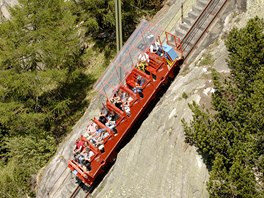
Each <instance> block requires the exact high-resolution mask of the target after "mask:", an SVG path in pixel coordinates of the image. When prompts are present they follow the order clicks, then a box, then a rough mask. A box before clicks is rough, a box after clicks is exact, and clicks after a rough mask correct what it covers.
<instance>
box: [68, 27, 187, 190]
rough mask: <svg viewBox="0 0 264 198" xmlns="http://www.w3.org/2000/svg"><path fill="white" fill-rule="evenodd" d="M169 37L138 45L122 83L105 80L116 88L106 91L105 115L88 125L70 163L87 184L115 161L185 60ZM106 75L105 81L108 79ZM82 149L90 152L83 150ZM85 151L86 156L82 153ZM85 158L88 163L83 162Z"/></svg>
mask: <svg viewBox="0 0 264 198" xmlns="http://www.w3.org/2000/svg"><path fill="white" fill-rule="evenodd" d="M165 37H166V38H164V42H161V41H160V40H161V39H160V38H161V37H159V36H157V37H156V38H154V35H150V36H149V37H148V38H151V39H149V40H148V42H147V45H146V42H145V43H144V44H143V45H142V46H144V47H143V48H141V47H142V46H141V44H139V45H137V48H141V51H140V53H139V54H137V61H136V64H133V63H131V65H132V67H131V68H130V69H127V70H126V71H125V72H123V73H124V75H123V78H122V79H119V83H118V84H117V85H115V86H113V87H111V86H109V83H107V82H105V84H106V85H108V86H109V87H111V88H112V90H111V92H110V96H109V94H108V93H109V91H108V90H107V91H106V90H102V93H103V94H104V95H105V101H104V104H103V108H102V112H101V115H100V117H99V118H94V119H93V122H92V123H91V124H90V125H89V126H87V131H86V132H85V133H86V134H82V136H81V138H80V140H79V142H81V144H80V145H81V146H80V145H79V146H80V148H79V150H78V148H77V153H76V156H75V158H74V159H72V160H69V162H68V167H69V168H70V169H71V171H73V173H74V174H75V175H76V177H78V178H79V179H80V180H81V181H82V182H83V183H84V184H86V185H87V186H91V185H93V183H94V181H95V180H96V179H97V178H98V176H99V175H100V174H102V173H103V172H104V171H105V168H106V167H107V166H108V165H109V164H110V163H112V162H113V161H114V160H115V158H116V155H117V149H118V146H119V145H120V143H121V142H122V141H123V140H124V137H125V136H126V135H127V134H128V133H129V132H131V129H132V127H133V125H134V124H135V123H136V122H137V120H138V119H140V117H141V115H142V114H143V112H144V111H145V109H146V108H147V107H148V105H149V104H150V103H151V102H152V101H153V98H154V97H155V96H156V94H157V93H158V92H159V90H160V89H161V87H162V85H166V84H167V83H168V82H169V80H170V78H174V77H175V76H174V75H175V70H177V68H178V67H179V66H180V64H181V63H182V61H183V57H182V54H183V52H182V48H181V42H180V40H179V38H177V37H176V36H174V35H172V34H170V33H167V32H166V33H165ZM142 49H143V50H142ZM132 50H133V49H132ZM126 59H127V58H126ZM121 67H122V64H121ZM115 70H116V71H117V70H118V69H116V68H115ZM103 78H104V77H103ZM103 78H102V79H101V81H106V80H105V79H103ZM115 79H116V78H115ZM103 88H104V89H105V86H104V87H103ZM107 92H108V93H107ZM110 98H111V99H110ZM77 147H78V146H77ZM80 149H81V150H86V151H82V152H81V151H80ZM84 154H85V155H86V157H84V156H81V155H84ZM80 156H81V157H80ZM80 158H81V159H80ZM84 158H86V163H83V160H84Z"/></svg>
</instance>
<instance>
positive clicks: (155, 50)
mask: <svg viewBox="0 0 264 198" xmlns="http://www.w3.org/2000/svg"><path fill="white" fill-rule="evenodd" d="M149 50H150V52H151V53H155V54H157V55H159V56H163V53H162V48H161V47H160V44H159V43H158V42H157V41H155V43H153V44H152V45H150V47H149Z"/></svg>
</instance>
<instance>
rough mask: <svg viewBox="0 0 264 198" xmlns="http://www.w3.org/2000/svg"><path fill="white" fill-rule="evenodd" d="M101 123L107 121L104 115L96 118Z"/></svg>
mask: <svg viewBox="0 0 264 198" xmlns="http://www.w3.org/2000/svg"><path fill="white" fill-rule="evenodd" d="M98 120H99V121H100V122H101V123H102V124H104V125H105V123H106V122H107V119H106V117H105V116H102V115H101V116H99V119H98Z"/></svg>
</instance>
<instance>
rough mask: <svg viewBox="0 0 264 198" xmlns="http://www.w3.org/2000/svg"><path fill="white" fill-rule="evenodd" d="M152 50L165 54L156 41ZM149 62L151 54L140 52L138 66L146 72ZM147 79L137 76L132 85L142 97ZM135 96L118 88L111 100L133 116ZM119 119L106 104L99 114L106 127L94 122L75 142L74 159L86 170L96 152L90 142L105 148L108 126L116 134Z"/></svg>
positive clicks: (101, 148)
mask: <svg viewBox="0 0 264 198" xmlns="http://www.w3.org/2000/svg"><path fill="white" fill-rule="evenodd" d="M150 52H151V53H156V54H158V55H159V56H163V53H162V49H161V47H160V45H159V44H158V42H155V43H154V44H152V45H151V46H150ZM148 64H149V55H148V54H147V53H144V54H140V55H139V56H138V63H137V65H136V67H137V68H138V69H140V70H142V71H144V72H145V68H146V66H148ZM144 82H145V80H144V78H142V77H141V76H139V75H138V76H137V78H136V81H135V86H134V87H132V88H131V89H132V91H133V92H134V93H135V94H139V96H140V97H141V98H143V97H144V96H143V88H142V86H143V84H144ZM132 100H133V98H132V97H131V96H129V94H128V93H126V92H123V91H121V90H117V91H116V92H115V93H114V95H113V97H112V98H111V99H110V102H111V103H112V104H114V105H115V106H116V107H117V108H118V109H120V110H122V111H124V112H125V113H126V115H127V116H131V112H130V103H131V102H132ZM117 119H118V115H117V114H116V113H115V112H113V111H110V110H108V109H107V108H106V107H105V106H103V107H102V109H101V115H100V116H99V119H98V120H99V121H100V122H101V123H102V124H103V125H105V128H100V127H99V126H98V125H97V124H96V123H94V122H92V123H91V124H89V125H88V127H87V129H86V133H85V134H83V137H84V138H85V139H83V138H82V137H80V138H78V139H77V140H76V142H75V146H74V149H73V155H74V160H75V161H76V162H77V163H78V164H79V165H80V166H81V167H82V168H83V169H84V170H85V171H90V170H91V166H90V164H91V158H92V157H93V156H94V155H95V153H94V152H93V151H92V150H91V148H90V146H89V143H91V144H93V145H94V146H96V147H98V149H99V150H101V151H102V150H103V149H104V138H105V137H107V136H109V133H108V131H107V128H109V129H110V130H112V131H113V132H114V133H115V134H117V131H116V129H115V127H116V120H117Z"/></svg>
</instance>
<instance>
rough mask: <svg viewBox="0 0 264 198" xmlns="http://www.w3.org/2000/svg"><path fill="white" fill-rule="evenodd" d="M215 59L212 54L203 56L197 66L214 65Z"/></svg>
mask: <svg viewBox="0 0 264 198" xmlns="http://www.w3.org/2000/svg"><path fill="white" fill-rule="evenodd" d="M214 61H215V59H214V57H213V55H212V54H210V53H208V54H206V55H205V56H203V57H202V59H201V60H200V62H199V64H198V66H203V65H212V64H213V63H214Z"/></svg>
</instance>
